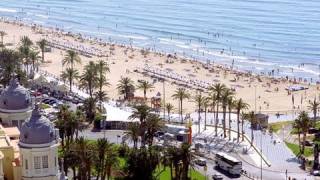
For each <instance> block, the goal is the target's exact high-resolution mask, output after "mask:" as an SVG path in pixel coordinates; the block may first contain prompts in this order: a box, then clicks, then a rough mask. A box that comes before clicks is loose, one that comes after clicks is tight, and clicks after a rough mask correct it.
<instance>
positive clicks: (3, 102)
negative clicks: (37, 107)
mask: <svg viewBox="0 0 320 180" xmlns="http://www.w3.org/2000/svg"><path fill="white" fill-rule="evenodd" d="M31 106H32V99H31V96H30V93H29V91H28V90H27V89H26V88H24V87H23V86H21V85H20V84H19V82H18V79H16V78H13V79H11V81H10V83H9V86H8V87H7V88H6V89H5V90H3V92H2V93H1V95H0V109H5V110H20V109H26V108H30V107H31Z"/></svg>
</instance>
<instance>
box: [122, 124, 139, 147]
mask: <svg viewBox="0 0 320 180" xmlns="http://www.w3.org/2000/svg"><path fill="white" fill-rule="evenodd" d="M139 136H140V125H139V123H137V122H132V123H130V124H129V125H128V129H127V131H126V132H125V136H124V137H126V139H130V140H131V141H132V142H133V148H135V149H136V148H137V145H138V140H139Z"/></svg>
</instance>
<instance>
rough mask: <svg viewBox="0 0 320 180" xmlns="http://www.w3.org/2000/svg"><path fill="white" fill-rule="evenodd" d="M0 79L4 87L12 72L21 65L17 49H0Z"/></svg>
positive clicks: (16, 70)
mask: <svg viewBox="0 0 320 180" xmlns="http://www.w3.org/2000/svg"><path fill="white" fill-rule="evenodd" d="M0 67H1V68H0V75H1V76H0V81H1V84H2V85H3V86H4V87H6V86H7V85H8V84H9V81H10V79H11V78H12V76H13V74H14V73H16V72H18V71H19V70H20V67H21V56H20V54H19V53H18V52H17V51H14V50H10V49H2V50H0Z"/></svg>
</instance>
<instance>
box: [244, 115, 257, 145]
mask: <svg viewBox="0 0 320 180" xmlns="http://www.w3.org/2000/svg"><path fill="white" fill-rule="evenodd" d="M246 119H248V121H249V122H250V124H251V142H250V145H251V146H252V145H253V139H254V137H253V136H254V135H253V125H254V124H256V123H257V118H256V114H255V113H254V112H253V111H251V112H249V113H248V114H246Z"/></svg>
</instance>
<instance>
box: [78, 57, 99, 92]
mask: <svg viewBox="0 0 320 180" xmlns="http://www.w3.org/2000/svg"><path fill="white" fill-rule="evenodd" d="M96 67H97V66H96V64H95V63H94V62H93V61H90V62H89V64H87V65H86V66H85V67H84V71H83V73H82V75H81V76H80V87H81V88H83V89H86V90H87V91H88V92H89V95H90V98H93V92H94V90H95V89H96V88H97V86H98V74H97V68H96Z"/></svg>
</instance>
